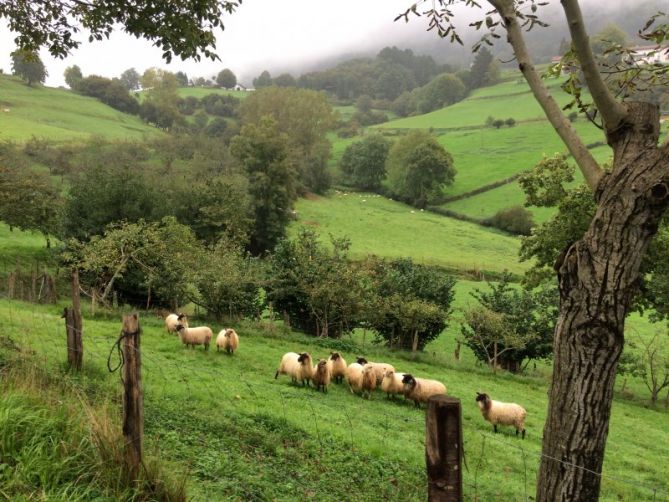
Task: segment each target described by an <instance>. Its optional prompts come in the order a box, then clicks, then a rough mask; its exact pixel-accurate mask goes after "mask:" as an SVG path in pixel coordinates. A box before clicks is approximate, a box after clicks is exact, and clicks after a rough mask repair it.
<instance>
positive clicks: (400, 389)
mask: <svg viewBox="0 0 669 502" xmlns="http://www.w3.org/2000/svg"><path fill="white" fill-rule="evenodd" d="M402 378H404V373H397V372H396V371H393V370H388V371H386V372H385V374H384V375H383V380H381V390H382V391H383V392H385V393H386V394H387V395H388V399H390V398H391V397H392V396H393V395H395V394H404V384H403V383H402Z"/></svg>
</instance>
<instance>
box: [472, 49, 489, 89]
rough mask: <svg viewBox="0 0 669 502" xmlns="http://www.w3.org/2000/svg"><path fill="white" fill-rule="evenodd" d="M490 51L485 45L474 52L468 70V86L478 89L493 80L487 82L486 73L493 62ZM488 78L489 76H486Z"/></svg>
mask: <svg viewBox="0 0 669 502" xmlns="http://www.w3.org/2000/svg"><path fill="white" fill-rule="evenodd" d="M493 61H494V59H493V56H492V53H491V52H490V51H489V50H488V49H486V48H485V47H481V48H480V49H479V51H478V52H477V53H476V57H475V58H474V62H473V63H472V67H471V68H470V70H469V88H470V89H478V88H479V87H483V86H484V85H490V84H491V83H494V82H487V78H486V75H487V74H488V71H489V69H490V65H492V64H493ZM488 78H490V77H488Z"/></svg>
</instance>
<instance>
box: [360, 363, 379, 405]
mask: <svg viewBox="0 0 669 502" xmlns="http://www.w3.org/2000/svg"><path fill="white" fill-rule="evenodd" d="M374 389H376V368H375V367H374V366H373V365H371V364H365V365H364V366H363V368H362V395H363V397H364V395H365V394H367V399H371V398H372V391H373V390H374Z"/></svg>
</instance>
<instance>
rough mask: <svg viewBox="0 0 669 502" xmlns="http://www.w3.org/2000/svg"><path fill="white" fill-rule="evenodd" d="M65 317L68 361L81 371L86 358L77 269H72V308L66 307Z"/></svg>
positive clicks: (71, 365) (72, 366) (71, 366)
mask: <svg viewBox="0 0 669 502" xmlns="http://www.w3.org/2000/svg"><path fill="white" fill-rule="evenodd" d="M63 317H64V318H65V332H66V334H67V363H68V365H69V366H70V368H74V369H75V370H77V371H81V367H82V365H83V360H84V342H83V339H82V329H83V328H82V320H81V304H80V301H79V272H78V271H77V270H74V271H72V308H67V307H66V308H65V312H63Z"/></svg>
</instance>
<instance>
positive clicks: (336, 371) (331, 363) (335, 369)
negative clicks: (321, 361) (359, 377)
mask: <svg viewBox="0 0 669 502" xmlns="http://www.w3.org/2000/svg"><path fill="white" fill-rule="evenodd" d="M328 367H329V368H330V374H331V376H332V378H333V379H334V381H335V382H336V383H341V382H342V381H343V380H344V377H345V376H346V367H347V366H346V360H344V358H343V357H342V356H341V354H340V353H339V352H330V357H329V358H328Z"/></svg>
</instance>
